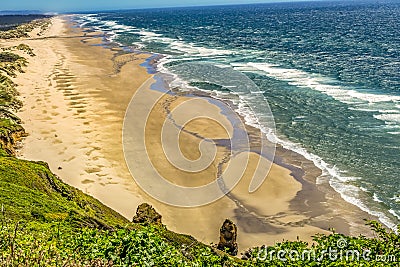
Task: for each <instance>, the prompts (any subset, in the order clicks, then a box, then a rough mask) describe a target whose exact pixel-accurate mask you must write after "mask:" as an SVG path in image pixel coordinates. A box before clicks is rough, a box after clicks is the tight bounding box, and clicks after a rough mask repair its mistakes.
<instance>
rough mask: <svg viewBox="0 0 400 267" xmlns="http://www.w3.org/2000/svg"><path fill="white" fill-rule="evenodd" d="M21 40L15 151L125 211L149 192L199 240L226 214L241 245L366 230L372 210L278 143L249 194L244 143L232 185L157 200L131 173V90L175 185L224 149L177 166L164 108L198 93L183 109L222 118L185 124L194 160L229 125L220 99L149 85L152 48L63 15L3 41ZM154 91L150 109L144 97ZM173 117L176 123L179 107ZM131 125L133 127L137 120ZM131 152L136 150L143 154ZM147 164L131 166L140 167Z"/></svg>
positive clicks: (190, 179)
mask: <svg viewBox="0 0 400 267" xmlns="http://www.w3.org/2000/svg"><path fill="white" fill-rule="evenodd" d="M19 43H26V44H27V45H29V46H30V47H31V48H32V49H33V51H34V53H35V54H36V56H35V57H33V58H30V59H29V66H28V68H27V71H26V73H23V74H21V75H19V76H18V78H16V79H15V82H16V83H17V84H18V90H19V92H20V94H21V96H20V97H21V100H22V101H23V104H24V107H23V109H22V110H21V112H20V113H19V114H18V115H19V116H20V118H21V119H22V120H23V123H24V124H23V126H24V128H25V129H26V132H27V133H28V134H29V136H28V137H27V138H25V139H24V141H23V144H22V146H21V149H20V151H19V157H20V158H24V159H29V160H35V161H46V162H48V163H49V165H50V168H51V170H52V171H53V172H54V173H56V174H57V175H58V176H59V177H60V178H61V179H62V180H63V181H65V182H66V183H68V184H70V185H73V186H75V187H77V188H79V189H81V190H82V191H83V192H85V193H88V194H90V195H92V196H94V197H96V198H97V199H99V200H100V201H101V202H103V203H104V204H106V205H107V206H109V207H111V208H113V209H114V210H116V211H118V212H119V213H121V214H122V215H124V216H125V217H127V218H129V219H131V218H132V217H133V215H134V214H135V211H136V207H137V206H138V205H139V204H141V203H143V202H148V203H150V204H152V205H153V206H154V207H155V208H156V210H157V211H158V212H159V213H160V214H162V216H163V223H164V224H165V225H166V226H167V227H168V229H170V230H173V231H176V232H180V233H185V234H189V235H192V236H194V237H195V238H197V239H198V240H199V241H201V242H204V243H216V242H218V236H219V227H220V226H221V224H222V222H223V221H224V220H225V219H226V218H230V219H232V220H233V221H234V222H235V223H236V224H237V227H238V244H239V250H240V251H243V250H245V249H246V248H249V247H252V246H257V245H263V244H266V245H271V244H274V243H275V242H277V241H282V240H283V239H285V240H296V239H297V237H299V238H301V239H302V240H305V241H311V240H312V236H313V235H315V234H316V233H328V230H329V228H335V229H336V230H337V231H339V232H343V233H346V234H348V233H357V231H360V232H362V231H363V228H359V225H360V224H362V219H363V218H368V216H367V215H366V214H365V213H362V212H361V211H354V207H353V206H352V205H350V204H347V203H345V202H344V201H343V200H341V199H340V197H339V196H338V194H337V193H335V192H333V190H326V189H323V188H321V187H319V186H317V185H315V177H317V176H318V175H319V174H318V169H317V168H316V167H315V168H314V169H313V168H308V169H309V170H311V171H310V172H304V169H303V168H304V166H305V165H307V164H310V162H307V161H306V160H305V159H303V158H301V157H299V156H298V155H294V154H293V153H291V152H289V151H286V150H284V149H278V151H277V160H276V162H275V163H273V164H272V168H271V171H270V172H269V174H268V177H267V178H266V180H265V182H264V184H263V185H262V186H261V187H260V188H259V189H258V190H257V191H256V192H254V193H252V194H249V193H248V185H249V182H250V180H251V177H252V175H253V172H254V170H255V166H256V164H257V163H258V161H259V160H260V156H259V155H258V154H256V153H254V152H249V154H248V155H247V154H243V155H241V156H240V157H236V158H234V159H233V160H234V162H231V164H232V165H234V166H241V165H242V164H243V162H245V161H246V158H247V157H248V158H249V162H248V164H247V166H246V170H245V173H244V175H243V177H242V179H241V180H240V182H239V183H238V185H237V186H236V187H235V188H234V189H233V190H232V192H230V194H228V195H227V196H224V197H222V198H221V199H219V200H218V201H216V202H213V203H211V204H208V205H206V206H202V207H197V208H177V207H173V206H170V205H167V204H163V203H160V202H158V201H156V200H154V199H153V198H151V197H150V196H148V195H147V194H146V193H145V192H143V191H142V190H141V189H140V187H139V186H138V185H137V184H136V183H135V180H134V178H133V177H132V176H131V173H130V171H129V169H128V167H127V165H126V163H125V157H124V151H123V144H122V132H123V125H124V118H125V115H126V111H127V108H128V105H129V103H130V101H131V98H132V97H133V96H134V95H135V93H136V91H137V90H138V89H139V88H141V89H144V90H142V92H144V93H143V94H144V97H142V98H141V102H140V104H139V105H138V106H135V108H134V109H131V110H128V113H129V112H133V116H137V117H138V118H140V117H143V116H147V115H149V118H148V120H147V124H146V131H145V139H146V150H147V152H148V156H149V158H150V160H151V161H152V163H153V166H154V167H155V168H156V169H157V171H158V172H159V173H161V174H162V175H163V176H164V177H166V178H167V179H168V180H169V181H170V182H171V183H174V184H177V185H182V186H199V185H204V184H207V183H209V182H211V181H213V180H214V179H215V178H216V177H217V172H218V166H219V164H221V162H223V161H224V160H226V155H227V154H229V151H228V149H227V148H225V147H223V146H218V147H217V152H216V156H215V158H214V160H213V161H212V163H211V164H210V165H209V166H208V167H207V168H205V169H204V170H202V171H200V172H195V173H187V172H182V170H180V169H178V168H176V167H175V166H173V165H172V164H171V163H170V162H169V161H168V158H167V157H166V156H165V155H164V153H163V143H162V140H161V133H162V128H163V125H164V123H165V121H166V120H167V116H168V112H167V111H168V110H174V109H175V108H176V107H179V106H180V105H181V104H182V103H184V102H185V101H190V100H193V99H198V101H197V102H196V103H195V104H193V105H192V106H191V108H190V109H188V110H187V113H189V114H190V113H193V115H195V114H198V113H200V114H201V113H202V112H203V111H204V110H207V111H210V112H211V113H213V114H214V115H215V116H216V117H218V118H219V121H222V122H224V123H223V124H224V126H225V127H222V126H221V125H217V124H215V125H214V123H213V122H211V121H208V120H207V119H196V120H194V121H191V122H190V123H188V124H186V125H181V126H182V127H183V128H184V129H185V130H186V131H182V132H181V133H180V135H179V143H180V147H181V148H182V154H183V155H184V156H185V157H186V158H188V159H191V160H195V159H197V158H199V156H200V152H199V144H200V142H201V141H202V140H203V139H204V138H209V139H225V138H228V136H229V134H230V133H231V132H232V131H233V129H232V127H231V126H230V124H229V122H228V120H227V119H226V118H225V117H224V115H223V114H222V112H221V110H220V108H219V107H218V106H216V105H213V104H212V103H211V102H210V101H207V99H204V98H200V99H199V98H197V97H196V96H191V97H190V96H177V95H164V96H163V93H162V92H159V91H157V90H152V89H151V86H152V85H153V84H154V83H155V82H156V81H155V80H154V78H153V75H152V74H149V73H148V72H147V69H146V67H144V66H143V63H144V62H145V61H146V59H148V58H149V57H150V56H151V54H148V53H141V52H131V53H128V52H124V51H122V50H121V49H119V48H117V47H114V48H110V47H107V46H101V45H99V44H101V43H102V37H101V33H93V32H85V31H82V29H80V28H73V27H72V24H71V23H70V22H69V17H55V18H53V19H52V26H51V28H50V29H49V30H47V31H46V32H45V33H44V36H38V35H37V34H36V33H35V32H33V34H32V36H31V38H29V39H27V40H13V41H7V42H1V43H0V46H9V45H14V44H19ZM160 97H161V100H160V101H159V102H158V103H157V104H156V105H155V106H154V108H153V109H152V110H151V113H150V114H147V113H146V111H145V109H144V108H143V107H144V106H147V105H149V104H150V103H149V102H151V101H152V99H158V98H160ZM140 105H143V107H142V106H140ZM166 107H167V108H168V109H166ZM131 115H132V114H131ZM174 119H175V122H176V123H177V124H178V125H179V123H180V119H179V117H176V118H174ZM210 129H212V130H210ZM129 130H131V131H132V133H136V132H137V131H138V129H135V127H132V129H129ZM139 130H140V129H139ZM167 135H168V133H167ZM169 136H173V133H172V132H171V133H170V134H169ZM173 137H175V136H173ZM135 140H136V141H135ZM137 140H138V139H137V137H135V136H132V139H129V140H127V142H130V143H129V145H130V147H131V148H132V151H133V152H132V153H134V151H135V149H136V147H137V146H138V143H137ZM137 160H138V161H139V162H140V160H142V159H141V158H140V154H138V157H137ZM261 160H267V159H264V158H262V159H261ZM147 171H148V170H146V169H143V170H137V172H135V173H142V174H143V175H146V174H147ZM328 200H329V201H331V202H330V203H331V204H328V203H327V202H328ZM332 201H333V202H332ZM332 203H333V204H332ZM336 204H337V207H341V208H342V209H343V211H342V209H341V214H343V216H341V218H338V217H337V213H336V211H335V209H334V208H333V207H334V206H335V205H336ZM343 207H344V208H343ZM335 214H336V215H335ZM355 217H356V218H358V219H354V218H355ZM350 220H351V221H352V222H353V224H350V223H349V221H350Z"/></svg>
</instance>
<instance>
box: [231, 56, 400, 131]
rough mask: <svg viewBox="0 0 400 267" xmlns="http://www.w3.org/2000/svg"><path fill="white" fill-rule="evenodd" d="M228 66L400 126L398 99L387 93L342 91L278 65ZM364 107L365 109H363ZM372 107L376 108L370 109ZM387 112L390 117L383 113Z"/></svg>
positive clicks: (327, 81)
mask: <svg viewBox="0 0 400 267" xmlns="http://www.w3.org/2000/svg"><path fill="white" fill-rule="evenodd" d="M231 65H232V67H233V68H234V69H236V70H238V71H249V72H251V71H261V72H262V73H263V74H266V75H267V76H269V77H272V78H274V79H279V80H283V81H287V82H288V83H289V84H291V85H294V86H297V87H299V88H310V89H313V90H316V91H319V92H321V93H324V94H326V95H329V96H331V97H333V98H334V99H336V100H338V101H340V102H342V103H345V104H348V105H349V106H350V108H352V109H356V110H360V111H370V112H376V111H379V112H380V113H385V114H382V115H374V117H375V118H376V119H379V120H381V121H384V122H385V123H400V108H399V106H400V105H399V103H400V96H398V95H387V94H373V93H369V92H360V91H357V90H355V89H353V88H345V87H343V86H339V85H332V84H330V83H337V81H334V80H332V79H329V78H327V77H322V76H321V75H316V74H311V73H307V72H304V71H301V70H297V69H289V68H282V67H279V66H278V65H274V64H268V63H253V62H248V63H232V64H231ZM382 104H386V107H385V108H387V109H383V108H382ZM365 105H368V106H369V108H365ZM374 106H376V107H375V108H374ZM386 113H391V114H386Z"/></svg>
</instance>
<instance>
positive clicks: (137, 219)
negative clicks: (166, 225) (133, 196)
mask: <svg viewBox="0 0 400 267" xmlns="http://www.w3.org/2000/svg"><path fill="white" fill-rule="evenodd" d="M161 218H162V216H161V215H160V214H159V213H158V212H157V211H156V210H155V209H154V208H153V207H152V206H151V205H150V204H147V203H143V204H140V205H139V206H138V207H137V209H136V215H135V216H134V217H133V220H132V222H134V223H142V224H146V225H148V224H161Z"/></svg>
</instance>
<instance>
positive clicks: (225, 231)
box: [217, 219, 238, 256]
mask: <svg viewBox="0 0 400 267" xmlns="http://www.w3.org/2000/svg"><path fill="white" fill-rule="evenodd" d="M219 233H220V235H219V243H218V246H217V248H218V249H219V250H222V251H225V252H227V253H228V254H230V255H232V256H236V255H237V253H238V245H237V243H236V238H237V227H236V225H235V224H234V223H233V222H232V221H231V220H229V219H226V220H225V222H224V223H223V224H222V226H221V229H220V230H219Z"/></svg>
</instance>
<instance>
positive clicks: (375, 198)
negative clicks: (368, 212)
mask: <svg viewBox="0 0 400 267" xmlns="http://www.w3.org/2000/svg"><path fill="white" fill-rule="evenodd" d="M373 199H374V201H376V202H379V203H383V201H382V200H380V199H379V197H378V196H377V195H376V193H374V196H373Z"/></svg>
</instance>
